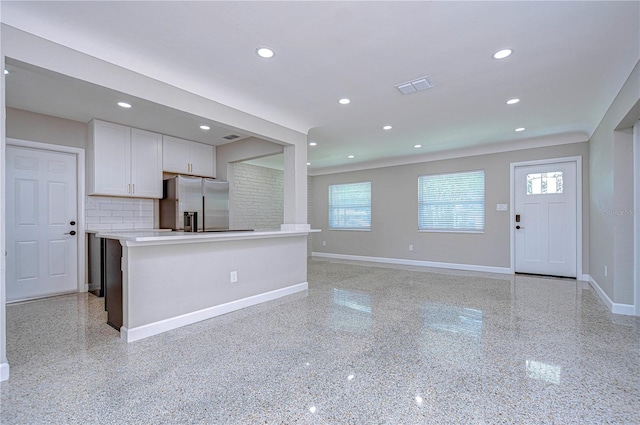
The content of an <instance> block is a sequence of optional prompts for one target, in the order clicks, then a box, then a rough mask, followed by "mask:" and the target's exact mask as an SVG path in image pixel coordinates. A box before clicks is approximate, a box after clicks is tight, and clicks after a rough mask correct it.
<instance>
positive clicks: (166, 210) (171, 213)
mask: <svg viewBox="0 0 640 425" xmlns="http://www.w3.org/2000/svg"><path fill="white" fill-rule="evenodd" d="M163 183H164V193H163V195H164V196H163V198H162V199H161V200H160V227H161V228H163V229H173V230H184V213H185V212H194V213H196V214H197V220H196V223H197V231H199V232H202V231H208V230H221V229H228V228H229V183H228V182H226V181H220V180H214V179H203V178H201V177H188V176H175V177H172V178H169V179H166V180H164V182H163Z"/></svg>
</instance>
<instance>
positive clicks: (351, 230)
mask: <svg viewBox="0 0 640 425" xmlns="http://www.w3.org/2000/svg"><path fill="white" fill-rule="evenodd" d="M327 230H328V231H330V232H333V231H339V232H341V231H347V232H370V231H371V229H327Z"/></svg>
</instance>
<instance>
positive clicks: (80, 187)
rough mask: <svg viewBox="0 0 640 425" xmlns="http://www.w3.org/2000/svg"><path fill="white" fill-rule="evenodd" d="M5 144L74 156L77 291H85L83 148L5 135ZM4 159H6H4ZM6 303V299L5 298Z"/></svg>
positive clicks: (86, 286) (86, 285)
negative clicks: (12, 137) (11, 137)
mask: <svg viewBox="0 0 640 425" xmlns="http://www.w3.org/2000/svg"><path fill="white" fill-rule="evenodd" d="M7 146H14V147H19V148H30V149H36V150H40V151H50V152H59V153H69V154H73V155H75V156H76V179H77V206H76V211H77V219H76V220H77V223H78V238H77V239H76V240H77V241H78V282H77V285H76V287H77V289H78V292H87V291H88V290H89V284H88V283H86V282H87V276H86V273H87V270H86V267H85V255H86V249H87V247H86V233H85V228H84V226H85V224H84V193H85V168H84V167H85V162H84V155H85V153H84V149H82V148H74V147H70V146H62V145H52V144H49V143H42V142H32V141H29V140H20V139H10V138H8V137H7ZM5 160H6V159H5ZM5 303H6V300H5Z"/></svg>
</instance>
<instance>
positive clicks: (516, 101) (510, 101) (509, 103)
mask: <svg viewBox="0 0 640 425" xmlns="http://www.w3.org/2000/svg"><path fill="white" fill-rule="evenodd" d="M518 102H520V99H509V100H507V105H515V104H516V103H518Z"/></svg>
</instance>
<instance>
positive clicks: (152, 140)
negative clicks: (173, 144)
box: [131, 128, 162, 198]
mask: <svg viewBox="0 0 640 425" xmlns="http://www.w3.org/2000/svg"><path fill="white" fill-rule="evenodd" d="M131 195H133V196H135V197H137V198H162V135H161V134H158V133H152V132H150V131H144V130H138V129H136V128H133V129H131Z"/></svg>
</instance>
